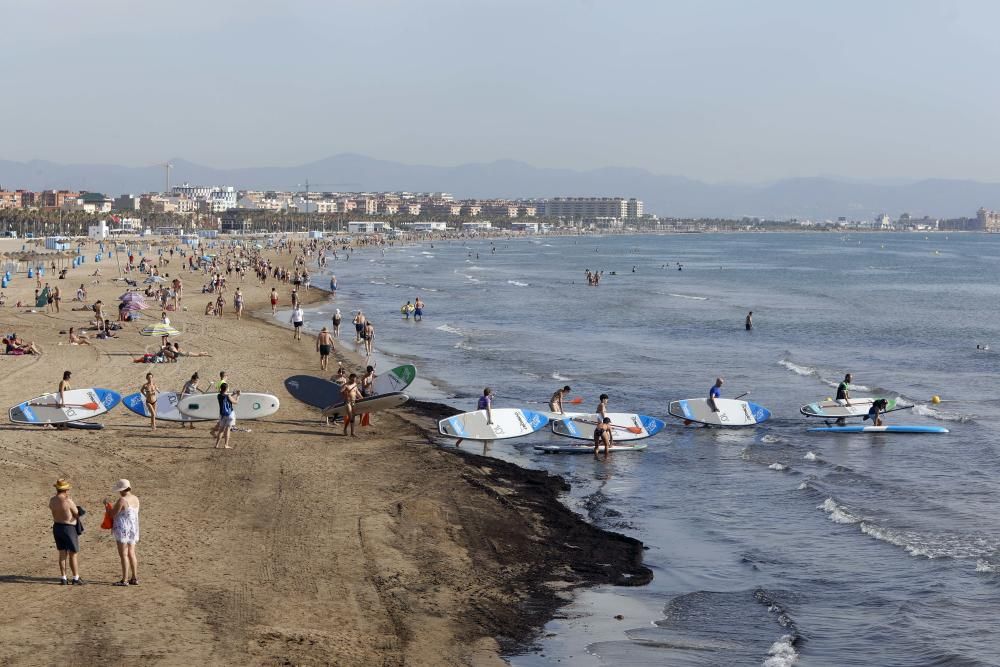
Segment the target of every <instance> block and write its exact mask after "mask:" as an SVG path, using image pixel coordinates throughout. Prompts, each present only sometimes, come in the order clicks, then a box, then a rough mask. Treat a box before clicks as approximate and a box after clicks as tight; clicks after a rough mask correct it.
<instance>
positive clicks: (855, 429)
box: [806, 424, 948, 433]
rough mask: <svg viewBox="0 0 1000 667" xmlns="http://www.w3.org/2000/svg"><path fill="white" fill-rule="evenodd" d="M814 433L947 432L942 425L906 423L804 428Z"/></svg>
mask: <svg viewBox="0 0 1000 667" xmlns="http://www.w3.org/2000/svg"><path fill="white" fill-rule="evenodd" d="M806 430H807V431H812V432H814V433H948V429H946V428H945V427H943V426H913V425H909V426H908V425H906V424H891V425H889V426H864V425H861V424H857V425H855V426H821V427H817V428H810V429H806Z"/></svg>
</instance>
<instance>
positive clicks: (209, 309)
mask: <svg viewBox="0 0 1000 667" xmlns="http://www.w3.org/2000/svg"><path fill="white" fill-rule="evenodd" d="M205 314H206V315H215V304H214V303H212V302H211V301H209V302H208V303H206V304H205Z"/></svg>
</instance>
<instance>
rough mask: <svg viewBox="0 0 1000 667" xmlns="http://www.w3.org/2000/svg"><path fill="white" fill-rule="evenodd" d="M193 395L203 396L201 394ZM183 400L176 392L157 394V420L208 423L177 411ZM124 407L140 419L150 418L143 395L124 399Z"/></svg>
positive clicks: (138, 394) (129, 396)
mask: <svg viewBox="0 0 1000 667" xmlns="http://www.w3.org/2000/svg"><path fill="white" fill-rule="evenodd" d="M192 395H193V396H201V394H192ZM210 396H212V397H213V398H214V397H215V394H210ZM182 398H184V397H183V396H182V395H181V394H179V393H177V392H176V391H161V392H159V393H157V394H156V418H157V419H161V420H163V421H165V422H195V421H207V420H199V419H196V418H194V417H188V416H186V415H184V414H181V411H180V410H178V409H177V405H178V404H179V403H180V402H181V399H182ZM122 405H124V406H125V408H126V409H127V410H129V411H131V412H134V413H135V414H137V415H139V416H140V417H149V412H148V411H147V410H146V402H145V401H143V400H142V394H140V393H139V392H136V393H134V394H129V395H128V396H126V397H125V398H123V399H122ZM216 419H218V417H216Z"/></svg>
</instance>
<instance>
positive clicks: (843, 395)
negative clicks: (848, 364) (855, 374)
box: [837, 373, 853, 426]
mask: <svg viewBox="0 0 1000 667" xmlns="http://www.w3.org/2000/svg"><path fill="white" fill-rule="evenodd" d="M852 380H853V378H852V377H851V374H850V373H847V374H846V375H845V376H844V381H843V382H841V383H840V384H838V385H837V403H839V404H840V405H844V406H847V407H850V405H851V381H852ZM846 423H847V420H846V419H844V418H843V417H841V418H840V419H838V420H837V426H843V425H844V424H846Z"/></svg>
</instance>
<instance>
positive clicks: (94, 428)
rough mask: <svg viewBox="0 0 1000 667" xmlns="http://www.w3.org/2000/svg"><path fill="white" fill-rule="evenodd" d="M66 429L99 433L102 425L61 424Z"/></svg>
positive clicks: (94, 423)
mask: <svg viewBox="0 0 1000 667" xmlns="http://www.w3.org/2000/svg"><path fill="white" fill-rule="evenodd" d="M35 425H36V426H51V424H35ZM62 425H63V426H65V427H66V428H78V429H80V430H81V431H100V430H101V429H102V428H104V424H101V423H99V422H63V424H62Z"/></svg>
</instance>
